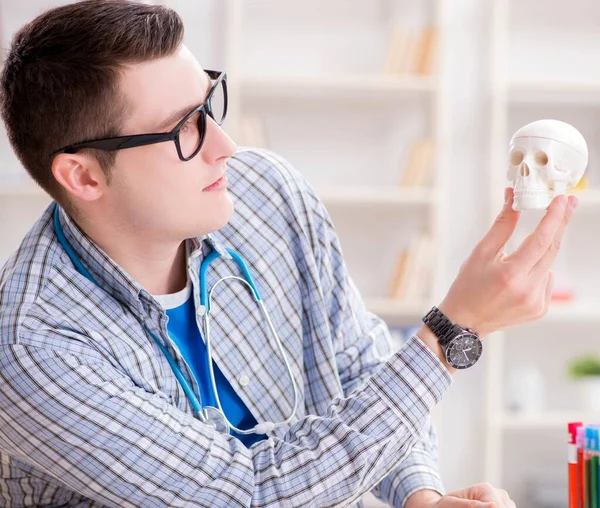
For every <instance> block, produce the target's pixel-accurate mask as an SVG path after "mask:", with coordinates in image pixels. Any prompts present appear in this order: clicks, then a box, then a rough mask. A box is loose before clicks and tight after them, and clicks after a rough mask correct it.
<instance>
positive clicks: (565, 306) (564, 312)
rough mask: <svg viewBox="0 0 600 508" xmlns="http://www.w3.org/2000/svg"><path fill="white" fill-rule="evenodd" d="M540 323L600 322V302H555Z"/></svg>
mask: <svg viewBox="0 0 600 508" xmlns="http://www.w3.org/2000/svg"><path fill="white" fill-rule="evenodd" d="M540 323H543V324H556V323H567V324H571V323H578V324H595V323H600V302H573V303H553V304H551V305H550V309H549V311H548V314H547V315H546V316H545V317H544V318H542V319H541V320H540Z"/></svg>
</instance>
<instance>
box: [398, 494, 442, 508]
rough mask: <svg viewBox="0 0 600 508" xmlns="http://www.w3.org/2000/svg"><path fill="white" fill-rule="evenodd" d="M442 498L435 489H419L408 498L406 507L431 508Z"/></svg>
mask: <svg viewBox="0 0 600 508" xmlns="http://www.w3.org/2000/svg"><path fill="white" fill-rule="evenodd" d="M440 499H442V495H441V494H440V493H439V492H436V491H435V490H419V491H418V492H415V493H414V494H413V495H412V496H410V497H409V498H408V499H407V501H406V504H405V505H404V508H429V507H433V506H435V503H437V502H438V501H439V500H440Z"/></svg>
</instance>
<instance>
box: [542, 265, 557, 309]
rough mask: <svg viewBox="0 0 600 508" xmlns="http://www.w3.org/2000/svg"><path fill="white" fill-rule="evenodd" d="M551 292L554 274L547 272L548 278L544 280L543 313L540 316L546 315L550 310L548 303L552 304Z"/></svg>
mask: <svg viewBox="0 0 600 508" xmlns="http://www.w3.org/2000/svg"><path fill="white" fill-rule="evenodd" d="M552 291H554V274H553V273H552V272H551V271H549V272H548V278H547V279H546V292H545V294H544V298H545V300H544V313H543V315H542V316H545V315H546V314H548V310H549V309H550V302H552Z"/></svg>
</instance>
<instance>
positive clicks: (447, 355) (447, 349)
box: [444, 329, 483, 370]
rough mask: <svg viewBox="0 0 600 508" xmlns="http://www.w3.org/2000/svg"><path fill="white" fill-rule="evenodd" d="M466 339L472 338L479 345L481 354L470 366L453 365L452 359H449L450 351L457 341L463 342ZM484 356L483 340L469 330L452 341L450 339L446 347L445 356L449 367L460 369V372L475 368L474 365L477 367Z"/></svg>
mask: <svg viewBox="0 0 600 508" xmlns="http://www.w3.org/2000/svg"><path fill="white" fill-rule="evenodd" d="M465 337H472V338H474V339H475V340H476V341H477V342H478V343H479V354H478V355H477V358H475V359H473V361H472V362H471V363H469V365H457V364H455V363H453V362H452V361H451V359H450V358H449V354H448V351H449V350H450V348H451V347H452V345H453V344H454V343H455V342H456V341H458V340H461V339H463V338H465ZM482 354H483V342H482V341H481V338H480V337H479V335H477V334H476V333H475V332H472V331H471V330H468V329H465V330H463V332H462V333H460V334H458V335H456V336H454V337H453V338H452V339H450V340H449V341H448V342H447V343H446V344H445V345H444V355H445V357H446V361H447V362H448V365H450V366H451V367H452V368H454V369H458V370H464V369H468V368H470V367H473V365H475V364H476V363H477V362H478V361H479V359H480V358H481V355H482Z"/></svg>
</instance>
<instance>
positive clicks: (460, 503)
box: [439, 496, 497, 508]
mask: <svg viewBox="0 0 600 508" xmlns="http://www.w3.org/2000/svg"><path fill="white" fill-rule="evenodd" d="M439 508H497V506H496V504H494V503H489V502H487V501H476V500H474V499H460V498H458V497H452V496H446V497H444V498H443V499H442V500H441V501H440V503H439Z"/></svg>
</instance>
